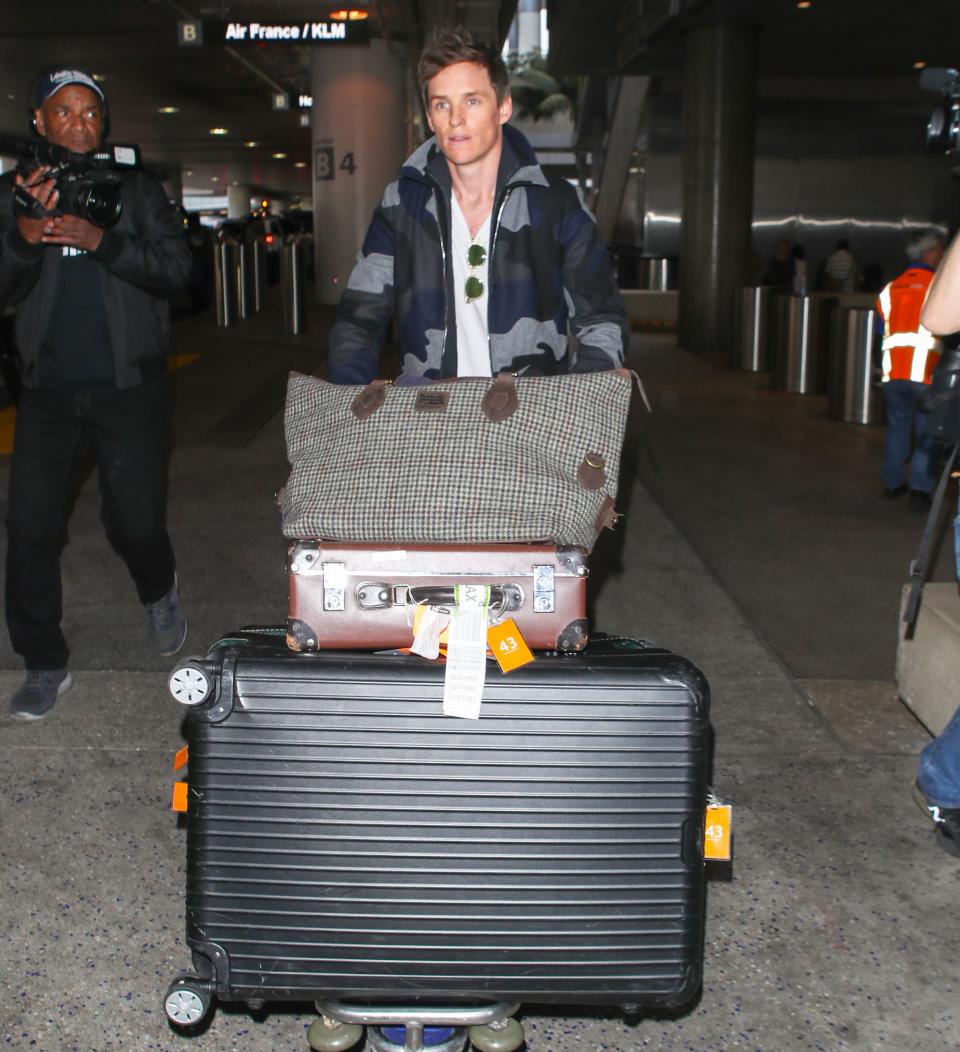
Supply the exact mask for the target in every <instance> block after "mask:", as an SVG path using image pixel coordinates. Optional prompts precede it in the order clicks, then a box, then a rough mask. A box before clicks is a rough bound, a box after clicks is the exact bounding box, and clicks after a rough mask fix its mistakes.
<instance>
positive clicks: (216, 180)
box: [210, 175, 220, 183]
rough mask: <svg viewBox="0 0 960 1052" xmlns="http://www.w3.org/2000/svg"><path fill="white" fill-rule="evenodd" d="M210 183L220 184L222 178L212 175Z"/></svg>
mask: <svg viewBox="0 0 960 1052" xmlns="http://www.w3.org/2000/svg"><path fill="white" fill-rule="evenodd" d="M210 182H211V183H219V182H220V177H219V176H217V175H211V176H210Z"/></svg>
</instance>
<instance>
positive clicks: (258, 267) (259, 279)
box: [250, 237, 267, 313]
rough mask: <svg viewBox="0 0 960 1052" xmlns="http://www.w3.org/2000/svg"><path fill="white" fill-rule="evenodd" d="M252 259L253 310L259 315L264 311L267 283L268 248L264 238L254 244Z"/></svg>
mask: <svg viewBox="0 0 960 1052" xmlns="http://www.w3.org/2000/svg"><path fill="white" fill-rule="evenodd" d="M251 248H252V250H253V251H252V253H251V257H250V261H251V266H250V278H251V285H252V294H253V310H254V312H255V313H259V312H260V311H261V310H263V294H264V289H265V288H266V282H267V246H266V245H265V244H264V242H263V238H262V237H258V238H256V240H255V241H254V242H253V244H252V246H251Z"/></svg>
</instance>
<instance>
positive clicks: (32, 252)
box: [0, 171, 190, 388]
mask: <svg viewBox="0 0 960 1052" xmlns="http://www.w3.org/2000/svg"><path fill="white" fill-rule="evenodd" d="M120 178H121V181H122V186H121V200H122V202H123V212H122V214H121V216H120V219H119V220H118V221H117V222H116V224H115V225H114V226H112V227H109V228H107V229H106V230H104V232H103V239H102V240H101V242H100V245H99V247H98V248H97V250H96V252H92V253H90V255H91V258H93V259H95V260H97V261H98V262H99V263H101V264H102V269H101V274H100V277H101V281H102V283H103V295H104V303H105V305H106V313H107V324H108V327H109V332H110V345H111V350H112V352H113V362H114V378H115V382H116V385H117V387H118V388H127V387H136V386H138V385H139V384H142V383H144V382H146V381H148V380H153V379H159V378H160V377H162V376H163V375H165V371H166V370H165V362H164V357H165V355H166V353H167V344H168V339H169V333H170V319H169V311H168V309H167V300H166V297H167V296H169V295H171V294H173V293H176V292H179V291H180V290H181V289H183V288H185V287H186V283H187V279H188V278H189V276H190V251H189V249H188V247H187V242H186V238H185V237H184V233H183V227H182V224H181V222H180V219H179V217H178V215H177V212H176V210H175V209H174V207H173V205H171V203H170V201H169V200H168V199H167V195H166V193H165V192H164V189H163V186H162V185H161V183H160V181H159V179H157V178H156V176H153V175H151V174H149V173H148V172H143V171H135V172H124V173H122V175H121V176H120ZM12 188H13V175H12V173H8V174H7V175H5V176H3V177H2V178H0V308H5V307H8V306H11V305H16V308H17V316H16V322H15V330H16V337H17V347H18V350H19V351H20V357H21V360H22V362H23V383H24V385H25V386H26V387H36V386H37V383H38V371H39V370H38V363H39V359H40V348H41V347H42V346H43V341H44V337H45V336H46V333H47V326H48V324H49V321H50V317H51V314H52V313H53V312H54V311H55V310H56V309H57V303H56V296H57V289H58V286H59V270H60V261H61V250H60V246H59V245H31V244H29V243H28V242H26V241H24V239H23V238H22V237H21V235H20V231H19V229H18V227H17V223H16V219H15V218H14V215H13V209H12Z"/></svg>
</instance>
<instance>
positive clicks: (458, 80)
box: [427, 62, 513, 165]
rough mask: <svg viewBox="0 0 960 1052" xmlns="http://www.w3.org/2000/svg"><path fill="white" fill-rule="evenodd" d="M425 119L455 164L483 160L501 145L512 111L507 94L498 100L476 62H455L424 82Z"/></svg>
mask: <svg viewBox="0 0 960 1052" xmlns="http://www.w3.org/2000/svg"><path fill="white" fill-rule="evenodd" d="M427 100H428V106H427V122H428V123H429V125H430V130H431V131H432V132H433V133H434V135H436V137H437V143H438V145H439V147H440V150H441V152H442V153H443V155H444V157H446V159H447V160H448V161H449V162H450V163H451V164H455V165H471V164H474V163H476V162H477V161H480V160H483V158H485V157H487V156H488V155H489V154H490V152H491V151H492V150H495V149H496V148H497V147H499V145H500V141H501V138H502V136H503V131H502V126H503V125H504V124H506V122H507V121H508V120H509V119H510V115H511V114H512V113H513V103H512V102H511V99H510V95H509V94H507V95H504V98H503V102H501V103H499V104H498V103H497V93H496V92H495V91H494V90H493V85H492V84H491V83H490V74H489V73H487V70H486V68H485V67H484V66H482V65H480V63H479V62H456V63H454V65H452V66H447V68H446V69H442V70H440V72H439V73H438V74H437V75H436V76H435V77H433V78H432V79H431V80H430V82H429V84H428V85H427Z"/></svg>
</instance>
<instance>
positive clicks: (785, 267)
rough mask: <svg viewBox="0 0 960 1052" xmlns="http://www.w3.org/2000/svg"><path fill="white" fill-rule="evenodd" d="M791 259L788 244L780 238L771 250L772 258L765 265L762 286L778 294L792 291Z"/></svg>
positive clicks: (784, 239)
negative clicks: (766, 286)
mask: <svg viewBox="0 0 960 1052" xmlns="http://www.w3.org/2000/svg"><path fill="white" fill-rule="evenodd" d="M793 273H794V266H793V257H792V256H791V255H790V242H789V241H788V240H787V239H786V238H785V237H781V238H780V239H779V240H778V241H777V244H776V247H775V248H774V250H773V257H772V259H771V260H770V262H769V263H768V264H767V269H766V271H765V272H764V275H763V283H764V285H769V286H770V287H771V288H772V289H777V290H779V291H780V292H792V291H793Z"/></svg>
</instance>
